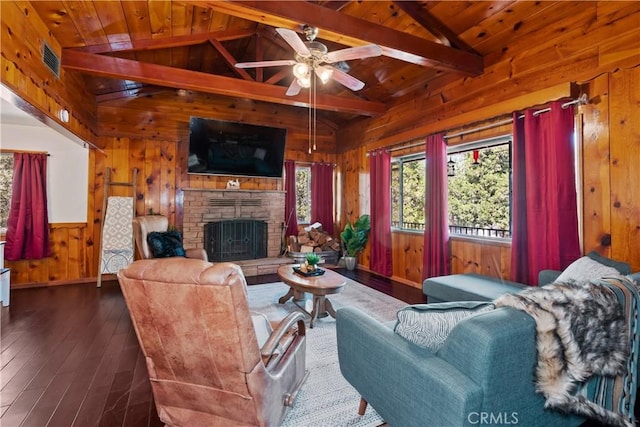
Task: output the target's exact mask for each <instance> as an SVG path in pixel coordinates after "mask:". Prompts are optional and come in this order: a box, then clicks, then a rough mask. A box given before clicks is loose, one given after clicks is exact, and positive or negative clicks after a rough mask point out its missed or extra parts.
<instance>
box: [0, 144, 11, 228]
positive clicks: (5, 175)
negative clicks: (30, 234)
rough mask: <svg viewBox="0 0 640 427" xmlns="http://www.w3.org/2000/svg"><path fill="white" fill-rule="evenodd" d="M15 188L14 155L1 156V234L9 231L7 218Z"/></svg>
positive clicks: (4, 154) (3, 154) (5, 154)
mask: <svg viewBox="0 0 640 427" xmlns="http://www.w3.org/2000/svg"><path fill="white" fill-rule="evenodd" d="M12 186H13V154H11V153H1V154H0V232H2V233H5V232H6V231H7V218H8V217H9V206H10V204H11V193H12V191H11V189H12Z"/></svg>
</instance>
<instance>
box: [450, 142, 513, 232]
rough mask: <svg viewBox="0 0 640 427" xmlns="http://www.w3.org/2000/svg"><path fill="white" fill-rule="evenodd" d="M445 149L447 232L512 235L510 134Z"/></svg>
mask: <svg viewBox="0 0 640 427" xmlns="http://www.w3.org/2000/svg"><path fill="white" fill-rule="evenodd" d="M447 151H448V153H447V154H448V157H449V158H448V164H447V166H448V175H449V179H448V180H449V185H448V189H449V191H448V193H449V200H448V202H449V203H448V204H449V232H450V233H451V234H452V235H468V236H478V237H498V238H510V237H511V135H507V136H503V137H499V138H493V139H491V140H485V141H478V142H475V143H469V144H464V145H459V146H454V147H449V149H448V150H447Z"/></svg>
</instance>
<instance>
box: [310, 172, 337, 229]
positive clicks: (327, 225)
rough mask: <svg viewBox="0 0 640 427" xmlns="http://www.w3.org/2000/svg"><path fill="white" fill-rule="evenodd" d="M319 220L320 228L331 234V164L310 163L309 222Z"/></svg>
mask: <svg viewBox="0 0 640 427" xmlns="http://www.w3.org/2000/svg"><path fill="white" fill-rule="evenodd" d="M316 221H317V222H319V223H320V224H322V229H323V230H324V231H326V232H327V233H329V234H330V235H333V165H331V164H326V163H314V164H312V165H311V223H314V222H316Z"/></svg>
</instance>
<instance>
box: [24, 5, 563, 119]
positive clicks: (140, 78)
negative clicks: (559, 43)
mask: <svg viewBox="0 0 640 427" xmlns="http://www.w3.org/2000/svg"><path fill="white" fill-rule="evenodd" d="M541 3H542V4H543V5H541ZM32 4H33V7H34V8H35V9H36V11H37V13H38V14H39V15H40V17H41V18H42V20H43V21H44V22H45V24H46V25H47V27H48V28H49V30H50V31H51V33H52V34H53V36H54V37H55V38H56V39H57V40H58V42H59V43H60V45H61V46H62V48H63V51H62V66H63V68H65V69H66V70H68V71H71V70H73V71H74V72H78V73H79V74H80V75H81V78H83V79H84V80H85V81H86V84H87V87H88V88H89V90H90V91H92V92H93V93H94V94H95V96H96V103H97V104H98V105H100V104H101V103H109V102H111V101H113V100H123V99H127V98H134V97H141V96H148V95H150V94H155V93H162V92H166V91H172V92H177V93H180V94H184V93H187V94H188V93H189V92H188V91H196V92H206V93H213V94H216V95H220V96H230V97H241V98H250V99H255V100H259V101H265V102H272V103H278V104H285V105H293V106H301V107H304V106H307V105H308V101H309V94H308V91H307V90H303V91H302V92H301V93H300V94H299V95H297V96H286V95H285V92H286V89H287V87H288V85H289V84H290V83H291V80H292V78H293V76H292V73H291V67H290V66H283V67H268V68H257V69H247V70H241V69H238V68H235V67H234V66H233V65H234V64H235V63H236V62H249V61H259V60H276V59H293V55H294V53H293V51H292V49H291V47H290V46H289V45H288V44H287V43H286V42H285V41H284V40H283V39H282V38H281V37H280V36H279V35H278V34H277V33H276V31H275V28H277V27H284V28H289V29H293V30H296V31H298V32H300V33H301V30H302V26H303V24H309V25H312V26H316V27H318V28H319V35H318V40H319V41H321V42H322V43H324V44H326V45H327V47H328V48H329V51H334V50H338V49H342V48H346V47H351V46H360V45H365V44H369V43H374V44H377V45H379V46H380V47H381V48H382V50H383V55H382V56H379V57H375V58H369V59H363V60H350V61H348V66H349V74H350V75H352V76H354V77H356V78H357V79H359V80H361V81H363V82H364V83H365V87H364V88H363V89H362V90H360V91H358V92H352V91H350V90H348V89H346V88H344V87H343V86H342V85H340V84H338V83H337V82H335V81H330V82H329V83H328V84H326V85H324V86H321V87H319V88H318V98H317V104H316V106H317V108H318V109H319V110H321V114H322V117H323V118H324V119H325V120H330V121H332V122H333V123H336V124H340V123H344V122H345V121H348V120H351V119H352V118H354V117H359V116H376V115H380V114H382V113H383V112H384V111H385V110H386V108H387V107H389V106H390V105H392V104H393V103H394V102H398V101H399V100H402V99H407V98H409V97H411V96H412V95H413V94H415V93H416V92H418V91H421V90H424V89H425V88H426V87H427V86H429V85H430V84H431V82H434V81H436V80H442V79H444V78H452V76H453V78H464V77H465V76H477V75H480V74H482V73H483V70H484V67H485V66H487V64H486V62H487V57H488V56H489V55H491V54H496V53H499V52H500V49H502V48H503V47H504V46H505V44H506V42H507V41H506V40H505V39H504V37H501V34H505V33H506V32H507V31H509V32H512V31H513V29H514V28H515V27H517V26H519V25H522V23H523V22H525V21H526V19H528V18H530V17H531V16H534V15H539V14H541V13H543V12H544V11H545V10H547V9H548V10H552V8H551V9H549V7H550V6H552V5H553V4H556V2H530V1H518V2H514V1H428V2H425V1H361V0H358V1H315V2H310V1H309V2H307V1H282V2H280V1H175V0H174V1H151V0H150V1H66V0H65V1H34V2H32ZM178 91H179V92H178Z"/></svg>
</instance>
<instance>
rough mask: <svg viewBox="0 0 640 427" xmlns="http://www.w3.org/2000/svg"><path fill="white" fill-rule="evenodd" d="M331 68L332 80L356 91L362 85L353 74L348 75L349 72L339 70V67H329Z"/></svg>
mask: <svg viewBox="0 0 640 427" xmlns="http://www.w3.org/2000/svg"><path fill="white" fill-rule="evenodd" d="M329 68H331V69H332V70H333V74H332V76H331V78H333V80H335V81H337V82H338V83H340V84H341V85H343V86H345V87H347V88H349V89H351V90H353V91H356V90H360V89H362V88H363V87H364V82H362V81H360V80H358V79H356V78H355V77H353V76H350V75H349V74H347V73H345V72H344V71H340V70H339V69H337V68H336V67H329Z"/></svg>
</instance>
